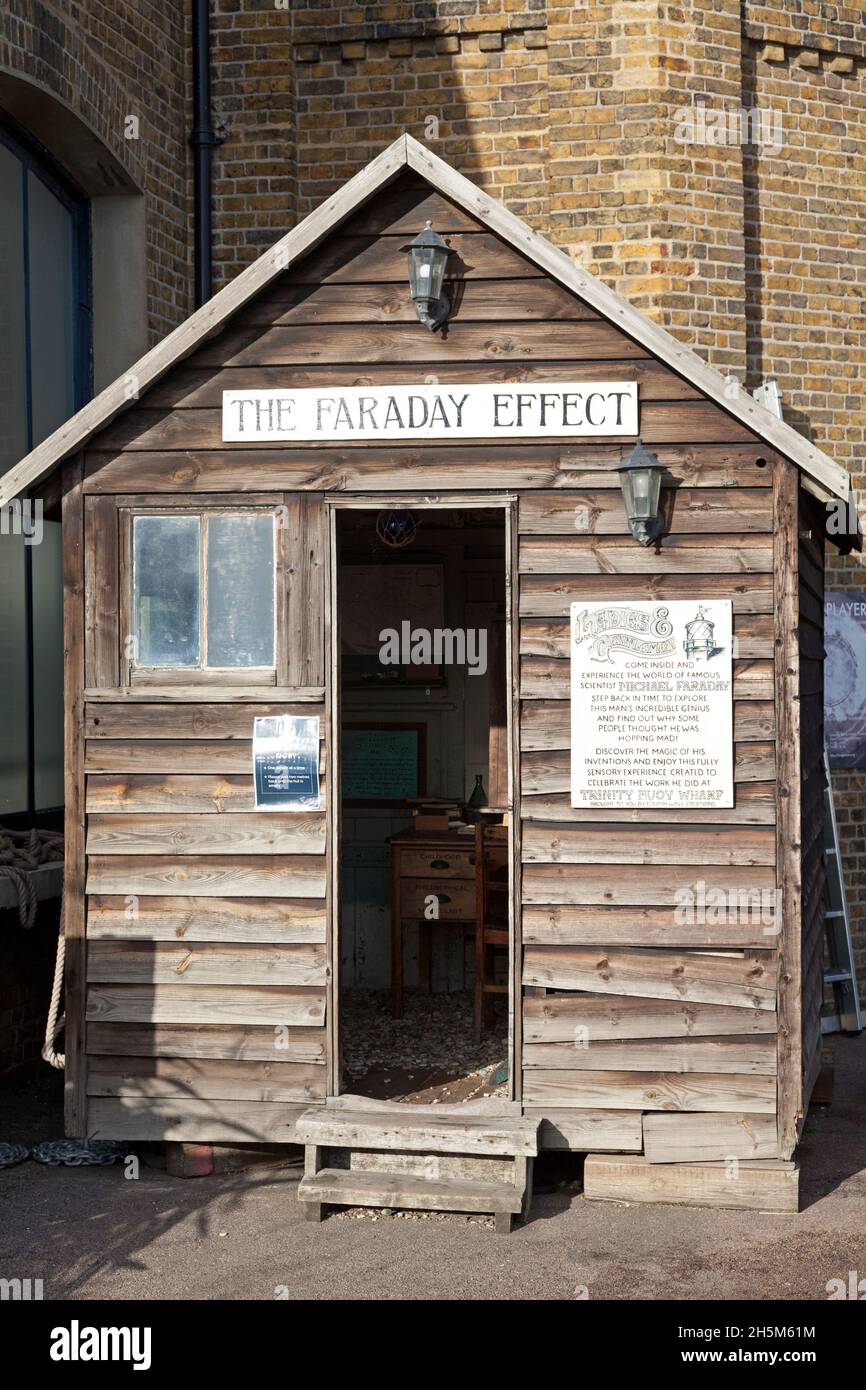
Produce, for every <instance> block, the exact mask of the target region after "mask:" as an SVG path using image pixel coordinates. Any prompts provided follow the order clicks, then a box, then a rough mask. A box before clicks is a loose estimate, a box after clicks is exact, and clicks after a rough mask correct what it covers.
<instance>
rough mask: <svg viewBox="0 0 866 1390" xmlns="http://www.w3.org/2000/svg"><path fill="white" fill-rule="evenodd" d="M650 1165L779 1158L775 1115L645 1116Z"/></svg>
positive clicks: (645, 1134) (644, 1127)
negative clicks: (731, 1159) (730, 1159)
mask: <svg viewBox="0 0 866 1390" xmlns="http://www.w3.org/2000/svg"><path fill="white" fill-rule="evenodd" d="M643 1147H644V1153H645V1154H646V1158H647V1162H649V1163H711V1162H714V1161H715V1162H723V1161H725V1160H727V1159H729V1158H745V1159H749V1158H759V1159H762V1158H776V1157H778V1139H777V1136H776V1117H775V1115H754V1114H746V1113H741V1114H724V1113H723V1114H718V1115H714V1114H692V1115H668V1114H665V1115H662V1114H657V1115H644V1117H643Z"/></svg>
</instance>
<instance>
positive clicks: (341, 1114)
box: [301, 1105, 538, 1157]
mask: <svg viewBox="0 0 866 1390" xmlns="http://www.w3.org/2000/svg"><path fill="white" fill-rule="evenodd" d="M301 1136H302V1138H303V1140H304V1143H306V1144H318V1145H320V1146H322V1147H328V1146H329V1145H335V1146H337V1147H340V1148H353V1149H354V1148H361V1149H381V1150H387V1149H395V1150H397V1151H403V1152H415V1153H463V1154H468V1153H477V1154H505V1155H508V1154H511V1155H517V1154H525V1155H528V1156H530V1157H532V1156H534V1155H535V1154H536V1153H537V1151H538V1122H537V1121H535V1120H533V1119H525V1118H523V1117H522V1116H520V1115H503V1116H495V1115H492V1114H487V1115H484V1116H482V1117H479V1116H476V1115H472V1114H469V1113H466V1114H462V1115H455V1114H449V1113H448V1112H447V1111H444V1110H443V1111H442V1112H441V1113H440V1112H439V1108H438V1106H437V1107H436V1110H435V1111H434V1113H433V1114H429V1113H427V1112H419V1111H416V1110H415V1109H414V1107H412V1106H408V1105H407V1106H405V1107H401V1110H400V1112H395V1111H394V1109H393V1107H392V1108H391V1109H390V1110H389V1109H380V1110H375V1109H372V1108H370V1107H368V1106H364V1107H363V1108H361V1109H358V1110H356V1111H353V1110H351V1109H350V1108H349V1107H346V1106H344V1107H341V1108H339V1109H337V1108H333V1107H331V1106H326V1107H324V1109H323V1110H322V1111H321V1112H316V1113H315V1114H313V1115H310V1117H309V1119H307V1120H305V1121H304V1123H303V1124H302V1126H301Z"/></svg>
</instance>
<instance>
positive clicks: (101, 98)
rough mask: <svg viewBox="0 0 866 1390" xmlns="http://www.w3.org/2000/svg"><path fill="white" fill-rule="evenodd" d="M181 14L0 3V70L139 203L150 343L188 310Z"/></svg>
mask: <svg viewBox="0 0 866 1390" xmlns="http://www.w3.org/2000/svg"><path fill="white" fill-rule="evenodd" d="M188 9H189V7H188V5H176V4H168V3H165V0H112V2H111V3H110V4H109V3H105V0H92V2H91V3H88V4H83V5H82V4H80V3H78V2H77V0H4V4H3V6H2V8H0V71H3V70H6V71H7V72H11V73H14V74H16V75H17V76H19V77H21V78H24V79H27V80H29V81H30V82H32V83H34V84H36V86H37V87H38V88H41V89H43V90H44V91H45V92H46V93H47V94H50V95H51V96H53V97H56V98H57V100H58V101H59V102H61V103H62V104H63V105H64V106H65V107H67V108H68V109H69V110H70V111H71V112H73V113H74V114H75V115H76V116H77V117H79V118H80V120H81V121H82V122H83V123H84V125H85V126H87V127H88V128H89V129H90V130H91V131H92V132H93V133H94V135H95V136H96V137H97V139H98V140H99V141H100V142H101V143H102V144H103V145H104V146H105V147H106V149H107V150H108V151H110V153H111V155H112V156H113V158H114V160H116V161H117V163H118V164H119V165H120V166H121V167H122V168H123V169H124V170H125V171H126V173H127V174H128V176H129V178H130V179H131V180H132V182H133V183H134V184H135V186H136V187H137V188H138V189H140V190H141V192H142V193H143V194H144V196H145V198H146V204H147V216H146V226H147V300H148V319H149V329H150V335H151V340H152V341H154V342H155V341H157V340H158V339H159V338H161V337H162V336H164V334H165V333H167V332H168V331H169V330H170V329H172V328H174V327H175V326H176V325H177V324H178V323H179V322H180V321H181V320H182V319H183V318H184V317H185V315H186V314H187V313H188V312H189V310H190V308H191V307H192V305H191V297H190V254H191V249H190V248H191V238H190V213H191V206H192V204H191V185H190V169H191V166H190V161H189V152H188V147H187V136H188V131H189V125H190V121H189V83H190V73H189V63H188V58H189V15H188ZM130 116H132V117H135V118H136V119H137V122H138V129H137V136H135V138H129V136H130V132H132V131H133V129H134V127H133V126H132V125H131V124H130V123H129V121H128V119H127V118H128V117H130ZM57 119H58V120H59V121H62V119H63V117H62V112H58V116H57ZM107 191H108V190H107ZM115 191H122V190H115Z"/></svg>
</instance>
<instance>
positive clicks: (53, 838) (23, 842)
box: [0, 825, 63, 930]
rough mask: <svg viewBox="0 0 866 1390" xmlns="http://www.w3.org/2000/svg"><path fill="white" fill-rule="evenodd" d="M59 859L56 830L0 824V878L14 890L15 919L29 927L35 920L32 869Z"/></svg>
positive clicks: (60, 843) (60, 847)
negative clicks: (16, 898)
mask: <svg viewBox="0 0 866 1390" xmlns="http://www.w3.org/2000/svg"><path fill="white" fill-rule="evenodd" d="M58 860H60V861H61V862H62V860H63V836H62V835H61V834H60V833H59V831H57V830H6V829H5V828H4V827H3V826H2V825H0V878H8V879H11V881H12V883H14V884H15V887H16V888H17V890H18V921H19V922H20V923H21V926H22V927H24V928H25V929H26V930H29V928H30V927H32V926H33V923H34V922H35V920H36V906H37V901H38V899H37V897H36V888H35V885H34V883H33V879H32V878H31V874H32V872H33V870H34V869H40V868H41V867H42V865H43V864H55V863H57V861H58Z"/></svg>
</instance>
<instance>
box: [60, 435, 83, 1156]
mask: <svg viewBox="0 0 866 1390" xmlns="http://www.w3.org/2000/svg"><path fill="white" fill-rule="evenodd" d="M81 474H82V465H81V457H80V456H76V458H75V459H73V460H71V461H70V462H68V463H66V464H65V465H64V468H63V474H62V477H63V505H62V517H63V747H64V766H63V790H64V816H63V834H64V855H63V908H64V912H63V932H64V941H65V951H66V965H65V985H66V1005H65V1008H66V1030H65V1043H64V1054H65V1057H66V1066H65V1071H64V1119H65V1124H66V1132H67V1134H87V1133H89V1129H88V1116H87V1097H86V1094H85V1060H84V1031H85V1029H84V993H85V983H84V969H85V960H86V945H85V927H84V872H85V852H84V819H85V817H84V772H83V763H84V737H83V728H82V726H83V720H84V702H83V699H82V690H83V689H84V678H85V632H84V628H85V572H84V498H83V495H82V490H81Z"/></svg>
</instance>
